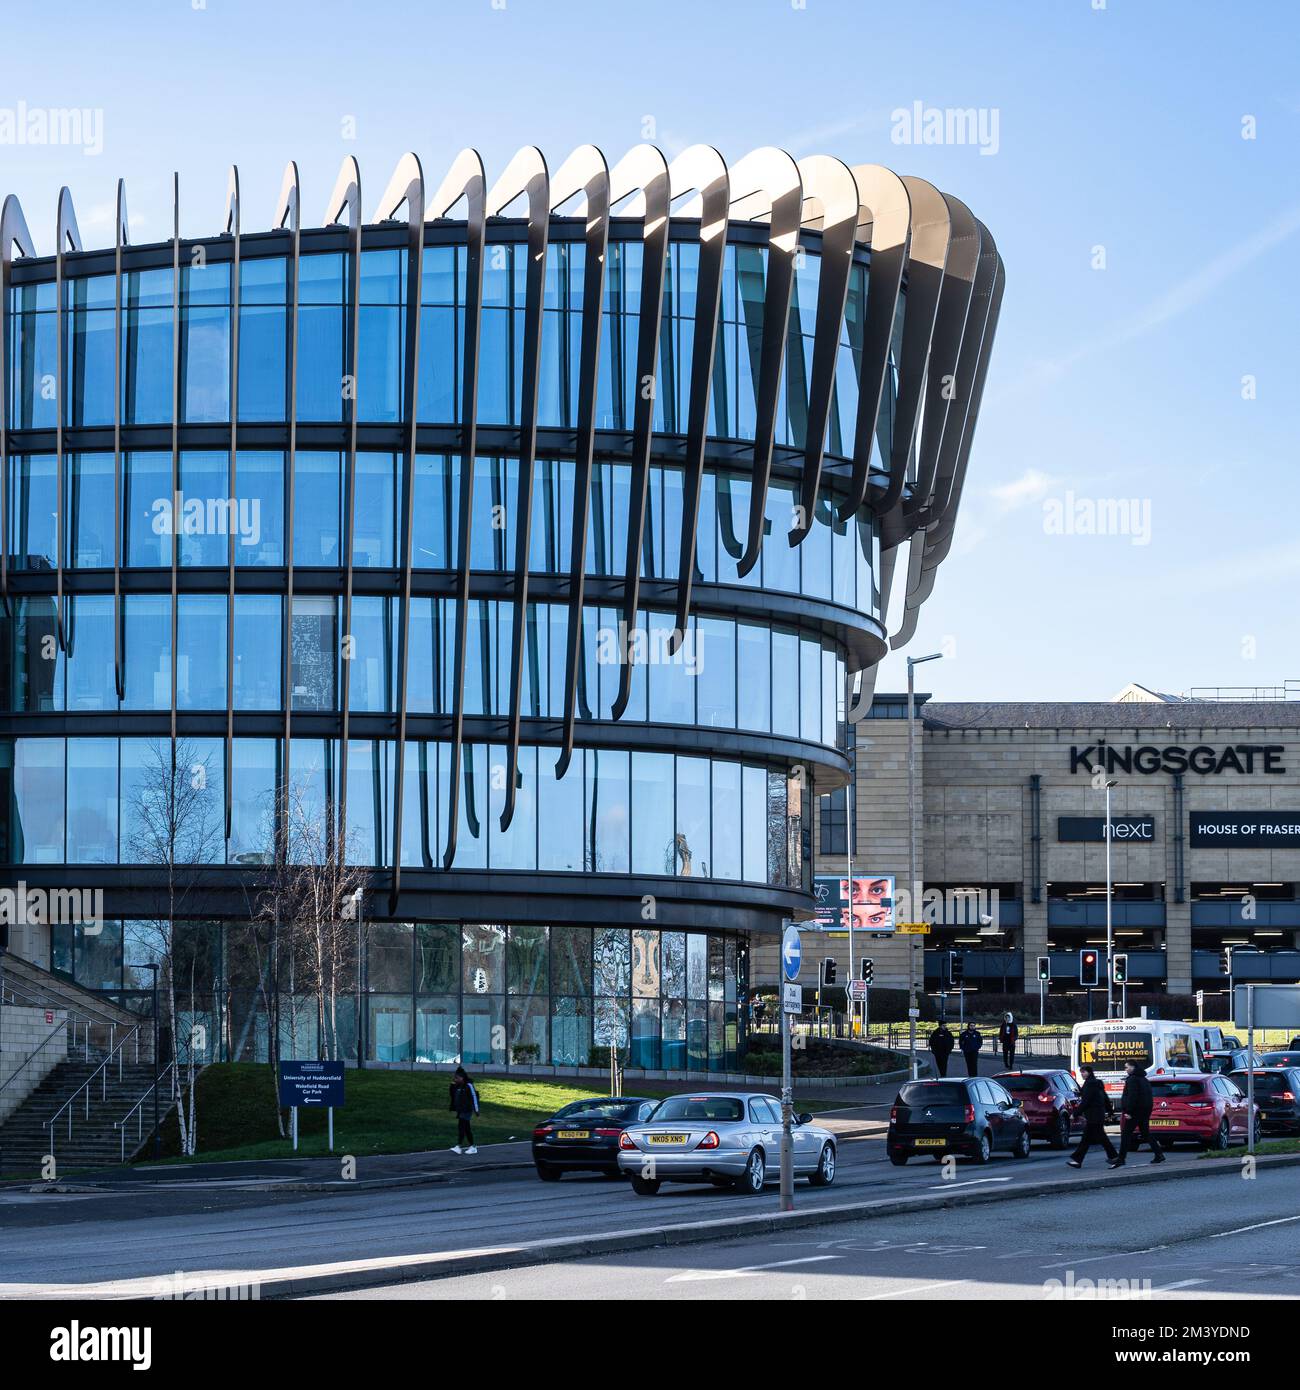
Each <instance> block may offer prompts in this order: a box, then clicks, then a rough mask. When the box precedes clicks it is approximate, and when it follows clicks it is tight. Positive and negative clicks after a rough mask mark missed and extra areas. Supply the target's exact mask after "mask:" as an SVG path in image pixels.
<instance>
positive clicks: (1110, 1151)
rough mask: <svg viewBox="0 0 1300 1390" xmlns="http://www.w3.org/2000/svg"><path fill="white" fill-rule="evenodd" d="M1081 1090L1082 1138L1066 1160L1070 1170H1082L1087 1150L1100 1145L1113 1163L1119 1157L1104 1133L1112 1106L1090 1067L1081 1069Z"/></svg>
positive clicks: (1103, 1087) (1104, 1089)
mask: <svg viewBox="0 0 1300 1390" xmlns="http://www.w3.org/2000/svg"><path fill="white" fill-rule="evenodd" d="M1083 1075H1084V1082H1083V1088H1082V1090H1081V1091H1080V1092H1079V1113H1080V1114H1081V1115H1082V1116H1083V1138H1082V1139H1080V1140H1079V1144H1078V1147H1077V1148H1076V1149H1075V1151H1074V1152H1073V1153H1072V1154H1071V1155H1070V1157H1069V1158H1067V1159H1066V1162H1067V1163H1068V1164H1069V1165H1070V1167H1071V1168H1082V1167H1083V1160H1084V1157H1085V1155H1086V1154H1087V1152H1088V1150H1089V1149H1090V1148H1091V1147H1092V1146H1093V1145H1094V1144H1100V1145H1101V1146H1102V1148H1103V1149H1105V1150H1106V1157H1107V1158H1108V1159H1110V1161H1111V1162H1112V1163H1114V1162H1115V1161H1116V1160H1117V1159H1118V1157H1119V1155H1118V1154H1117V1153H1116V1152H1115V1146H1114V1144H1112V1143H1111V1142H1110V1135H1109V1134H1107V1133H1106V1120H1107V1118H1108V1117H1109V1116H1110V1115H1111V1114H1112V1113H1113V1111H1114V1106H1112V1105H1111V1103H1110V1097H1109V1096H1108V1095H1107V1094H1106V1088H1105V1086H1103V1085H1102V1084H1101V1082H1100V1081H1098V1080H1097V1073H1096V1072H1095V1071H1093V1069H1092V1068H1091V1067H1084V1068H1083Z"/></svg>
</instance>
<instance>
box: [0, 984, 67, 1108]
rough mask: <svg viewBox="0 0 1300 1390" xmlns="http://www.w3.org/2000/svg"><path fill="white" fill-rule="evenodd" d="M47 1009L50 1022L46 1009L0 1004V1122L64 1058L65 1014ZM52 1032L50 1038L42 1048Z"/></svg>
mask: <svg viewBox="0 0 1300 1390" xmlns="http://www.w3.org/2000/svg"><path fill="white" fill-rule="evenodd" d="M48 1012H50V1013H52V1014H53V1016H54V1021H53V1022H52V1023H48V1022H46V1013H47V1010H45V1009H33V1008H27V1007H26V1006H20V1005H17V1004H8V1005H3V1006H0V1124H2V1123H3V1122H4V1121H5V1120H7V1119H8V1118H9V1116H10V1115H12V1114H13V1112H14V1111H15V1110H17V1108H18V1107H19V1106H20V1105H21V1104H22V1103H23V1101H24V1100H26V1099H27V1097H28V1096H29V1095H30V1094H31V1093H32V1091H34V1090H35V1089H36V1087H37V1086H39V1085H40V1084H41V1082H42V1081H43V1080H44V1079H45V1076H46V1075H47V1073H49V1072H50V1071H52V1070H53V1069H54V1068H55V1067H56V1066H58V1064H59V1063H60V1062H62V1061H64V1060H66V1058H67V1055H68V1029H67V1022H68V1016H67V1014H66V1013H65V1012H64V1011H63V1010H62V1009H54V1010H49V1011H48ZM51 1034H53V1035H54V1037H53V1039H52V1041H50V1042H49V1043H47V1044H46V1045H45V1046H44V1047H42V1046H41V1044H42V1043H45V1042H46V1039H47V1038H49V1037H50V1035H51ZM38 1049H39V1051H38ZM33 1053H36V1056H35V1057H32V1054H33ZM28 1058H31V1060H30V1061H28Z"/></svg>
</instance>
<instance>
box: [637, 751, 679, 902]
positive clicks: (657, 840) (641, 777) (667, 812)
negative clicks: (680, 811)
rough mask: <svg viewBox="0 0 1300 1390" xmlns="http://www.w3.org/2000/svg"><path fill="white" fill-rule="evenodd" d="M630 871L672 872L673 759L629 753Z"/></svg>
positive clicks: (650, 754) (655, 754)
mask: <svg viewBox="0 0 1300 1390" xmlns="http://www.w3.org/2000/svg"><path fill="white" fill-rule="evenodd" d="M632 872H633V873H634V874H667V873H672V872H673V758H672V754H671V753H633V754H632Z"/></svg>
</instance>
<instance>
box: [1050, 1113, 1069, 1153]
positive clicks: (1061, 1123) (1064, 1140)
mask: <svg viewBox="0 0 1300 1390" xmlns="http://www.w3.org/2000/svg"><path fill="white" fill-rule="evenodd" d="M1050 1142H1051V1145H1052V1147H1053V1148H1054V1149H1068V1148H1069V1147H1070V1117H1069V1116H1068V1115H1067V1114H1066V1113H1065V1112H1064V1111H1062V1112H1061V1113H1060V1114H1059V1115H1058V1116H1057V1117H1056V1128H1055V1129H1054V1130H1053V1131H1052V1138H1051V1141H1050Z"/></svg>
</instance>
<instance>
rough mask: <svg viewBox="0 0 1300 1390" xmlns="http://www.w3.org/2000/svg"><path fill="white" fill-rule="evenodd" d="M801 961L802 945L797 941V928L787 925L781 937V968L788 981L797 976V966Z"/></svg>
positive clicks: (795, 978)
mask: <svg viewBox="0 0 1300 1390" xmlns="http://www.w3.org/2000/svg"><path fill="white" fill-rule="evenodd" d="M802 962H803V947H802V945H800V943H799V929H798V928H797V927H793V926H791V927H787V928H786V929H785V933H784V935H783V936H782V937H781V969H782V970H783V971H784V973H785V978H786V979H787V980H790V981H794V980H797V979H798V978H799V966H800V965H801V964H802Z"/></svg>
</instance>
